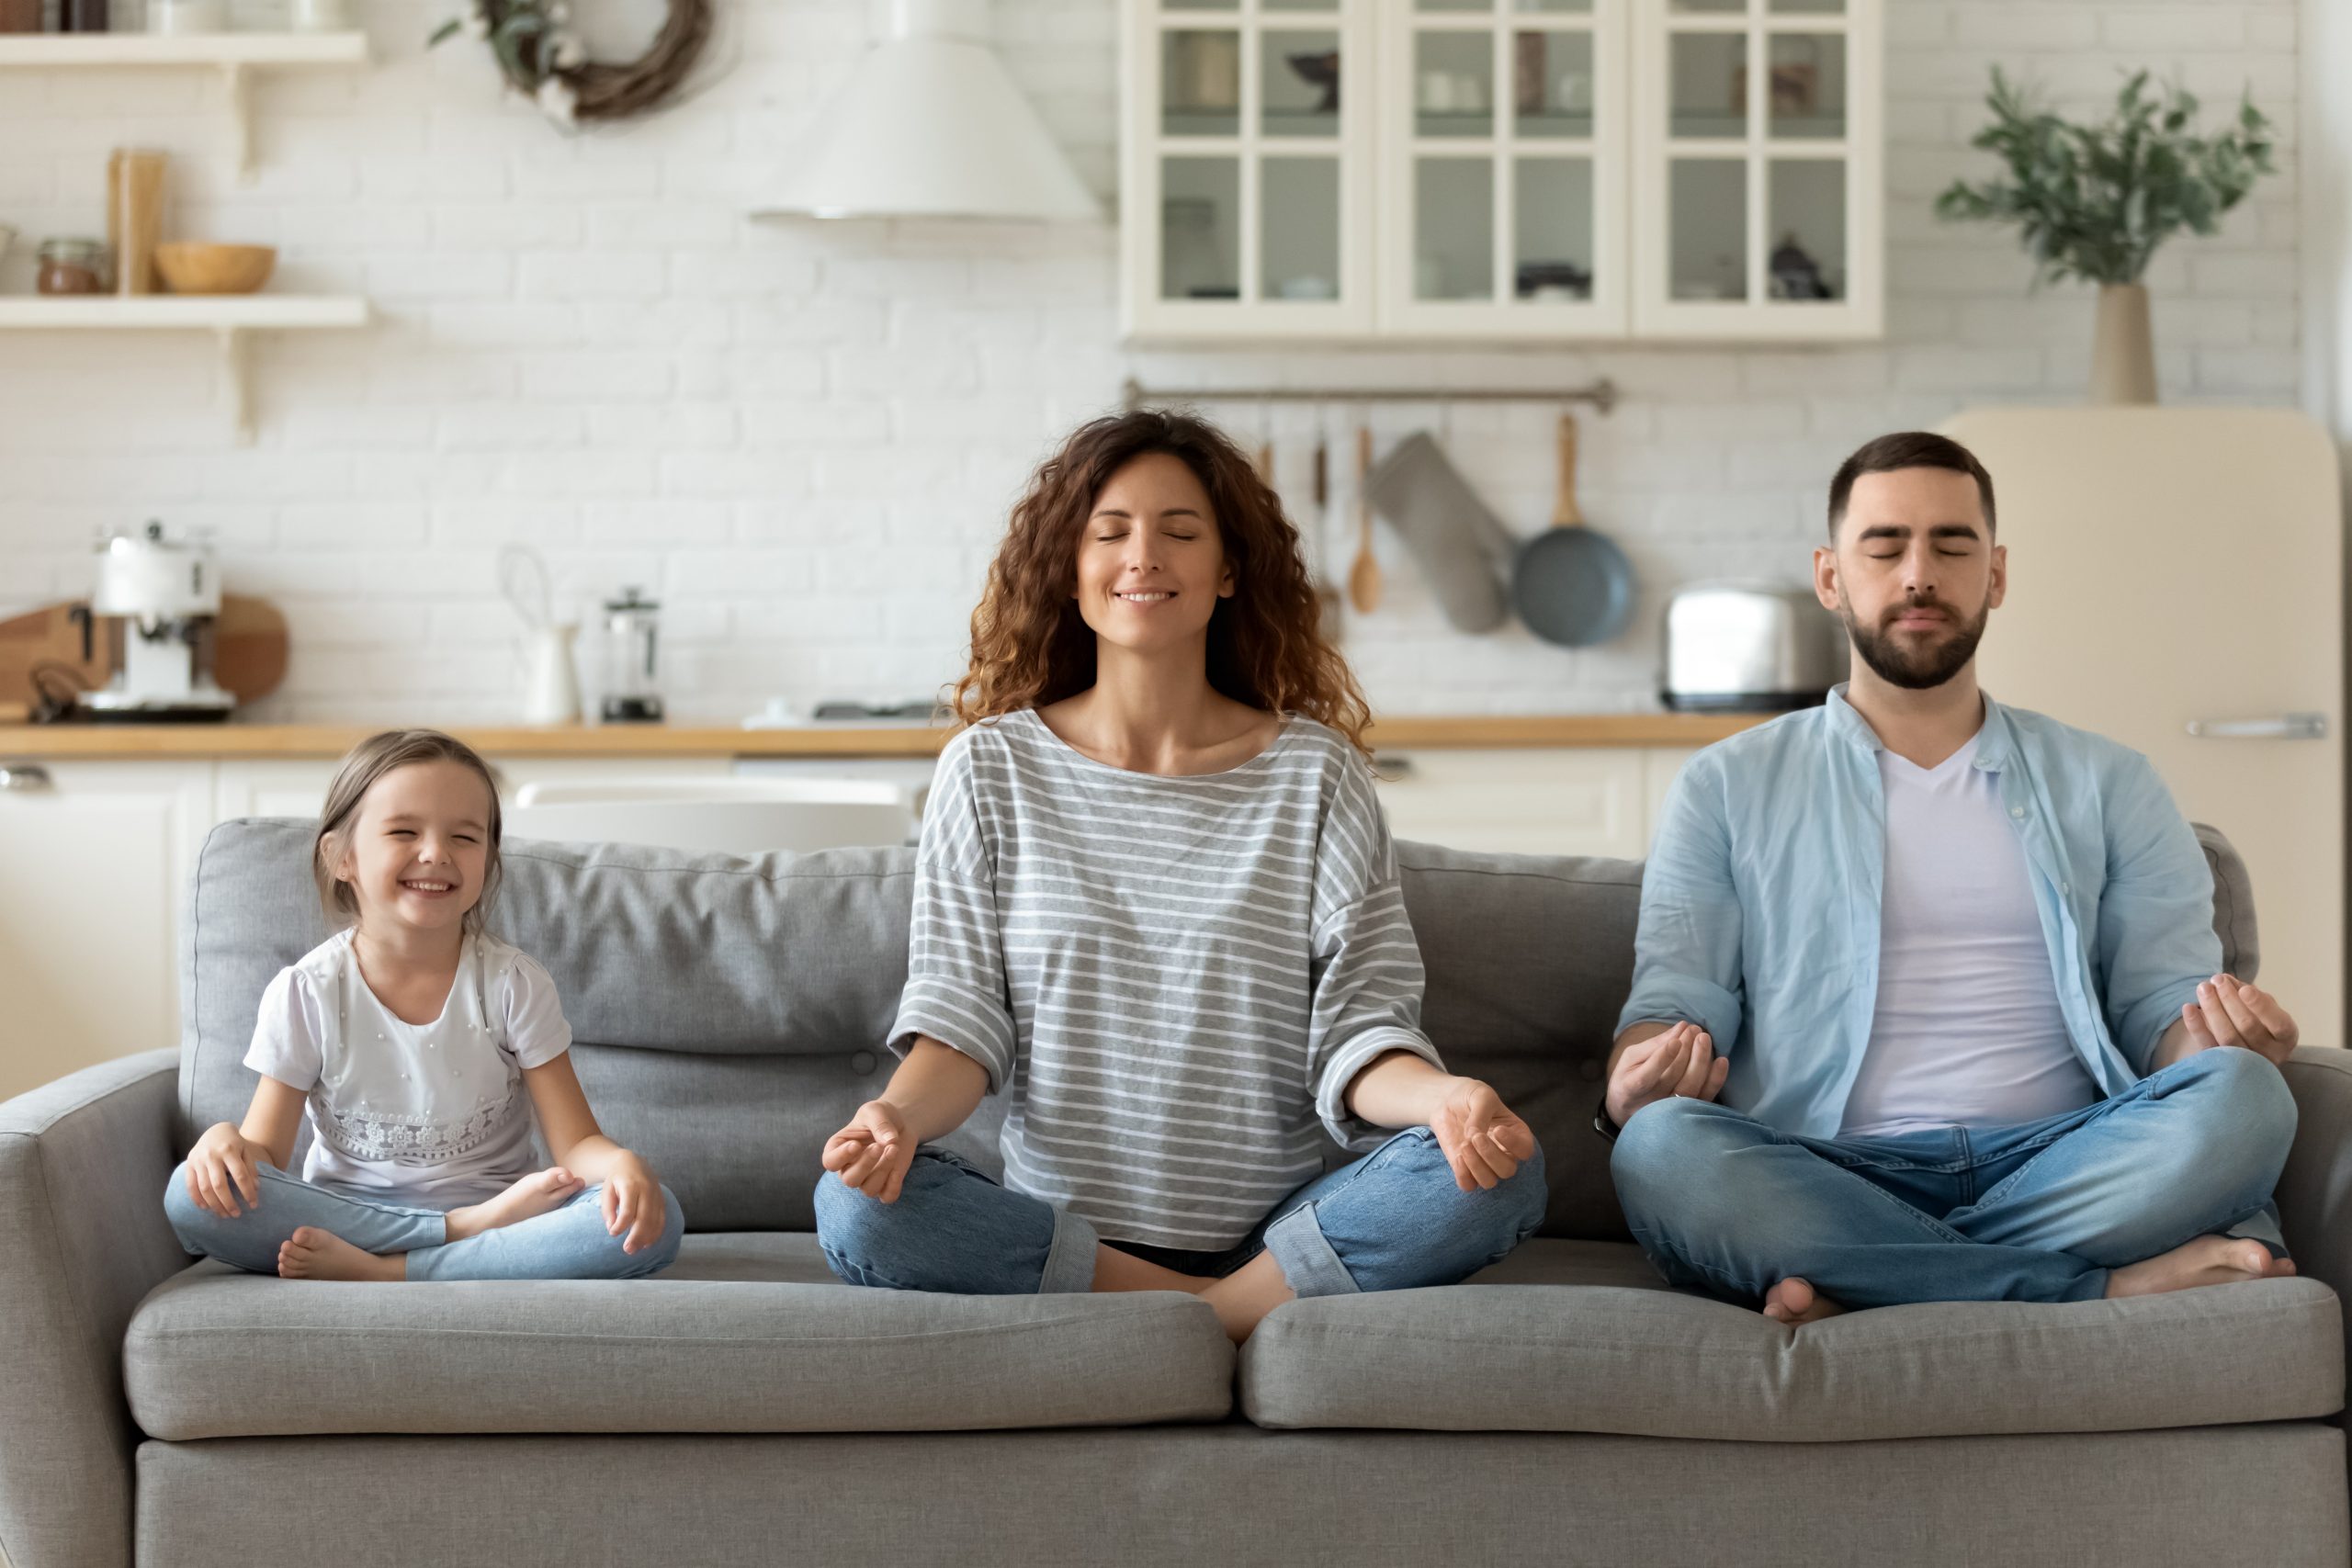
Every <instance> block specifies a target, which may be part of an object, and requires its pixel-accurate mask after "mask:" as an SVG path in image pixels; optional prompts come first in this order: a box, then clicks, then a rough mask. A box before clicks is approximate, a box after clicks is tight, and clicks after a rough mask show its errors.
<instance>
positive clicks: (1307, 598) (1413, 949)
mask: <svg viewBox="0 0 2352 1568" xmlns="http://www.w3.org/2000/svg"><path fill="white" fill-rule="evenodd" d="M956 709H957V713H958V715H959V716H961V717H962V718H963V719H964V720H965V722H966V723H967V725H968V726H969V727H970V728H967V729H966V730H965V731H964V732H963V733H962V734H960V735H958V736H957V737H956V739H954V740H953V741H951V742H950V743H949V744H948V746H947V748H946V750H945V752H944V754H943V756H942V757H941V760H940V766H939V773H938V775H937V778H936V780H935V781H934V783H933V787H932V793H931V800H930V805H929V807H928V808H927V809H926V811H925V813H924V818H923V829H922V851H921V852H920V854H919V856H918V863H917V867H916V876H915V893H914V917H913V936H912V941H911V945H910V952H909V957H908V976H907V987H906V992H905V995H904V998H902V1000H901V1002H900V1004H899V1017H898V1021H897V1022H896V1023H895V1024H894V1025H893V1026H892V1029H891V1036H890V1042H889V1043H890V1047H891V1049H892V1050H893V1051H895V1052H898V1053H899V1055H901V1056H902V1057H903V1058H904V1059H903V1060H902V1061H901V1062H900V1064H899V1067H898V1070H897V1071H896V1072H895V1073H894V1074H893V1075H892V1077H891V1079H890V1082H889V1085H888V1088H886V1089H884V1091H883V1093H882V1096H881V1098H879V1099H877V1100H869V1101H868V1102H867V1103H865V1105H863V1106H861V1107H859V1109H858V1111H857V1113H856V1115H855V1116H854V1117H853V1118H852V1119H851V1120H850V1122H849V1124H848V1125H846V1126H844V1127H842V1129H841V1130H840V1131H839V1132H837V1133H835V1134H833V1135H832V1137H831V1139H829V1140H828V1141H827V1143H826V1145H825V1149H824V1153H823V1156H822V1163H823V1165H824V1168H825V1174H824V1175H823V1176H822V1177H820V1179H819V1180H818V1184H817V1193H816V1200H817V1202H816V1207H817V1234H818V1238H819V1241H820V1245H821V1246H822V1247H823V1249H824V1252H825V1256H826V1259H827V1261H828V1262H829V1263H830V1264H831V1267H832V1269H833V1271H834V1272H835V1273H836V1274H837V1275H839V1276H840V1277H841V1278H842V1279H844V1280H850V1281H851V1282H853V1283H857V1284H868V1285H888V1286H898V1287H900V1288H912V1289H917V1290H932V1291H956V1292H976V1293H1002V1292H1036V1291H1088V1290H1093V1291H1134V1290H1152V1291H1166V1290H1176V1291H1186V1292H1192V1293H1193V1294H1196V1295H1198V1296H1200V1297H1201V1298H1202V1299H1203V1300H1204V1301H1206V1302H1207V1303H1209V1304H1210V1305H1211V1306H1212V1307H1214V1308H1215V1309H1216V1314H1217V1316H1218V1319H1219V1321H1220V1322H1221V1323H1222V1324H1223V1325H1224V1326H1225V1329H1226V1332H1227V1335H1228V1336H1230V1337H1232V1338H1233V1339H1235V1340H1237V1341H1238V1340H1240V1339H1243V1338H1246V1337H1248V1336H1249V1334H1250V1331H1251V1329H1252V1328H1253V1327H1254V1326H1255V1325H1256V1324H1257V1323H1258V1321H1259V1320H1260V1319H1261V1318H1262V1317H1263V1316H1264V1315H1265V1314H1267V1313H1268V1312H1270V1311H1272V1309H1273V1308H1274V1307H1275V1306H1277V1305H1279V1304H1281V1303H1283V1302H1286V1301H1288V1300H1290V1299H1291V1298H1292V1297H1293V1296H1295V1295H1300V1296H1312V1295H1330V1294H1336V1293H1344V1292H1357V1291H1385V1290H1401V1289H1408V1288H1412V1287H1418V1286H1427V1285H1441V1284H1450V1283H1452V1282H1453V1281H1455V1280H1461V1279H1464V1277H1466V1276H1468V1275H1469V1274H1471V1273H1474V1272H1476V1270H1477V1269H1482V1268H1484V1267H1485V1266H1486V1265H1487V1264H1488V1263H1490V1262H1492V1261H1494V1260H1495V1259H1497V1258H1500V1257H1502V1256H1503V1254H1505V1253H1507V1252H1509V1251H1510V1249H1511V1248H1512V1247H1514V1246H1516V1245H1517V1244H1518V1243H1519V1242H1520V1241H1521V1240H1523V1239H1524V1238H1525V1237H1526V1236H1527V1235H1529V1234H1530V1233H1531V1232H1532V1231H1533V1230H1534V1229H1535V1227H1536V1226H1537V1224H1540V1223H1541V1222H1542V1220H1543V1217H1544V1196H1545V1193H1544V1168H1543V1156H1542V1153H1541V1151H1540V1150H1539V1149H1538V1148H1537V1147H1536V1142H1535V1136H1534V1134H1532V1132H1531V1131H1529V1129H1528V1126H1527V1124H1526V1123H1525V1122H1522V1121H1521V1119H1520V1118H1519V1117H1518V1116H1517V1115H1515V1114H1513V1113H1512V1111H1510V1108H1509V1107H1508V1106H1506V1105H1505V1104H1504V1103H1503V1101H1502V1100H1501V1098H1500V1097H1499V1096H1498V1095H1497V1094H1496V1093H1495V1091H1494V1089H1492V1088H1490V1087H1489V1086H1487V1084H1485V1083H1482V1082H1480V1081H1478V1080H1477V1079H1476V1078H1465V1077H1454V1076H1453V1075H1451V1074H1449V1073H1447V1072H1446V1071H1445V1069H1444V1068H1443V1066H1442V1065H1441V1064H1440V1062H1439V1059H1438V1054H1437V1051H1436V1049H1435V1047H1433V1046H1432V1045H1431V1044H1430V1042H1429V1040H1428V1038H1427V1037H1426V1036H1424V1035H1423V1034H1422V1032H1421V1031H1420V1027H1419V1014H1420V999H1421V964H1420V954H1419V949H1418V947H1417V945H1416V944H1415V942H1414V940H1413V930H1412V926H1411V925H1410V923H1409V922H1408V920H1407V919H1406V915H1405V904H1404V897H1403V892H1402V889H1401V887H1400V886H1399V883H1398V880H1397V863H1396V857H1395V855H1394V853H1393V852H1391V849H1390V846H1389V840H1388V830H1387V827H1386V824H1385V822H1384V821H1383V820H1382V818H1381V814H1380V805H1379V802H1378V801H1377V800H1376V799H1375V798H1374V794H1373V778H1372V771H1371V769H1370V767H1369V766H1368V765H1367V763H1366V759H1365V756H1364V754H1363V728H1364V725H1365V722H1366V717H1367V716H1366V713H1365V709H1364V703H1363V696H1362V695H1361V694H1359V693H1358V692H1357V690H1356V686H1355V682H1354V679H1353V677H1352V676H1351V674H1350V673H1349V671H1348V668H1347V665H1346V662H1345V661H1344V660H1341V659H1340V655H1339V653H1338V651H1337V650H1336V649H1333V648H1332V647H1331V646H1330V645H1329V643H1328V642H1327V641H1325V640H1324V638H1323V637H1322V635H1321V633H1320V632H1319V631H1318V629H1317V600H1316V595H1315V592H1314V590H1313V588H1312V586H1311V585H1310V584H1309V583H1308V581H1307V579H1306V570H1305V568H1304V566H1303V565H1302V564H1301V560H1300V555H1299V542H1298V536H1297V535H1296V533H1295V531H1294V530H1293V529H1292V527H1291V525H1290V524H1289V523H1288V522H1287V521H1286V520H1285V519H1284V518H1283V514H1282V508H1281V505H1280V503H1279V502H1277V501H1276V500H1275V498H1274V496H1273V494H1272V491H1269V490H1268V489H1267V488H1266V486H1265V485H1264V484H1263V483H1261V482H1260V480H1259V479H1257V477H1256V476H1255V474H1254V473H1253V472H1252V470H1251V468H1250V462H1249V460H1248V459H1247V458H1246V457H1243V456H1242V454H1241V453H1240V452H1239V451H1238V450H1237V449H1236V448H1235V446H1233V444H1232V442H1230V441H1229V440H1227V438H1226V437H1225V436H1223V435H1222V434H1219V433H1218V432H1217V431H1216V430H1215V429H1213V428H1212V427H1210V426H1208V425H1205V424H1204V423H1200V422H1199V421H1197V420H1193V419H1188V418H1184V417H1182V416H1179V415H1173V414H1166V413H1155V412H1140V413H1133V414H1128V415H1126V416H1125V417H1123V418H1115V419H1103V420H1098V421H1096V422H1095V423H1091V424H1089V425H1087V426H1085V427H1084V428H1082V429H1080V431H1078V432H1077V434H1074V435H1072V436H1071V437H1070V438H1069V441H1068V442H1067V443H1066V444H1065V445H1064V446H1063V447H1062V449H1061V451H1060V452H1059V453H1057V455H1056V456H1055V457H1052V458H1051V459H1050V460H1048V461H1047V463H1046V466H1045V467H1044V468H1042V469H1040V470H1039V471H1038V474H1037V477H1036V479H1035V481H1034V482H1033V483H1032V485H1031V488H1030V491H1029V493H1028V494H1027V495H1026V496H1025V497H1023V500H1022V502H1021V503H1020V504H1019V505H1018V506H1017V507H1016V508H1015V509H1014V512H1013V515H1012V527H1011V528H1010V529H1009V530H1008V532H1007V534H1006V536H1005V541H1004V544H1003V546H1002V547H1001V549H1000V550H999V551H998V554H997V558H996V563H995V565H994V566H993V567H992V568H991V569H990V571H989V586H988V593H987V597H986V598H985V599H983V600H982V602H981V604H980V607H979V609H978V612H977V613H975V615H973V617H972V667H971V671H970V673H969V674H967V676H966V677H965V679H964V681H963V682H962V683H961V685H959V686H958V688H957V690H956ZM995 1092H1001V1093H1003V1094H1005V1095H1007V1096H1008V1097H1009V1098H1010V1100H1011V1105H1010V1107H1009V1109H1008V1111H1007V1112H1006V1115H1005V1122H1004V1131H1003V1135H1002V1140H1001V1142H1002V1147H1003V1152H1004V1168H1005V1181H1004V1184H1002V1185H1000V1184H998V1183H996V1182H994V1181H991V1180H989V1179H988V1178H987V1177H986V1176H984V1175H982V1174H981V1173H979V1172H978V1171H977V1170H975V1169H974V1168H971V1167H970V1166H969V1165H967V1164H966V1163H965V1162H964V1161H963V1160H962V1159H961V1158H960V1157H958V1156H956V1155H955V1154H954V1153H953V1152H952V1151H949V1150H945V1149H937V1148H933V1147H932V1146H930V1143H931V1140H933V1139H936V1138H939V1137H943V1136H944V1135H945V1134H947V1133H948V1132H949V1131H951V1130H952V1129H954V1128H955V1127H956V1126H957V1125H959V1124H960V1123H962V1122H963V1121H964V1120H965V1118H967V1116H969V1115H970V1114H971V1113H972V1111H973V1110H974V1109H975V1108H976V1107H978V1104H979V1101H980V1098H981V1096H982V1095H983V1094H985V1093H995ZM1396 1129H1402V1131H1394V1130H1396ZM1326 1134H1329V1137H1330V1138H1332V1139H1336V1140H1338V1141H1339V1142H1340V1143H1341V1144H1342V1145H1345V1146H1346V1147H1348V1148H1350V1149H1352V1150H1355V1151H1358V1152H1360V1153H1362V1154H1363V1158H1361V1159H1358V1160H1356V1161H1355V1162H1354V1163H1353V1164H1351V1165H1349V1166H1347V1167H1345V1168H1341V1169H1340V1170H1336V1171H1332V1172H1330V1173H1329V1175H1324V1174H1321V1172H1322V1164H1323V1161H1322V1154H1323V1149H1324V1147H1325V1144H1326Z"/></svg>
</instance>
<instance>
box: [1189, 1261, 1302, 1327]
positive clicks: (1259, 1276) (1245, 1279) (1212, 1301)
mask: <svg viewBox="0 0 2352 1568" xmlns="http://www.w3.org/2000/svg"><path fill="white" fill-rule="evenodd" d="M1193 1294H1194V1295H1196V1296H1198V1297H1200V1299H1201V1300H1203V1301H1204V1302H1206V1303H1209V1305H1210V1306H1211V1307H1213V1308H1214V1309H1216V1320H1217V1322H1218V1324H1219V1325H1222V1326H1223V1327H1224V1329H1225V1337H1227V1339H1230V1340H1232V1341H1233V1342H1234V1343H1235V1344H1236V1345H1238V1344H1240V1343H1241V1342H1242V1341H1243V1340H1245V1339H1247V1338H1249V1337H1250V1335H1251V1334H1253V1333H1255V1332H1257V1328H1258V1325H1259V1324H1260V1323H1261V1322H1262V1321H1263V1320H1264V1319H1265V1316H1266V1314H1268V1313H1270V1312H1272V1311H1273V1310H1274V1309H1275V1308H1276V1307H1278V1306H1280V1305H1282V1304H1283V1303H1284V1302H1295V1301H1296V1300H1297V1299H1298V1292H1295V1291H1293V1290H1292V1289H1291V1288H1290V1280H1289V1279H1288V1277H1287V1276H1285V1275H1284V1274H1283V1266H1282V1265H1281V1264H1279V1263H1277V1262H1275V1261H1274V1255H1273V1254H1272V1253H1271V1252H1261V1253H1260V1254H1258V1256H1257V1257H1255V1258H1251V1259H1250V1261H1249V1262H1247V1263H1244V1264H1243V1265H1242V1266H1241V1267H1240V1268H1238V1269H1235V1270H1234V1271H1233V1272H1232V1273H1230V1274H1227V1276H1226V1277H1225V1278H1224V1279H1222V1280H1208V1281H1207V1282H1205V1283H1204V1285H1203V1286H1202V1287H1201V1288H1200V1289H1199V1290H1197V1291H1194V1292H1193Z"/></svg>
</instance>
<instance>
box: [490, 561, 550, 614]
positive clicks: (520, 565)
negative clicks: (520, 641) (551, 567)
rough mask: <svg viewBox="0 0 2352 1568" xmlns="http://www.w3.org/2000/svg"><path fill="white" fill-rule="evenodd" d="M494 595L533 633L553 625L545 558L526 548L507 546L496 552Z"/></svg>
mask: <svg viewBox="0 0 2352 1568" xmlns="http://www.w3.org/2000/svg"><path fill="white" fill-rule="evenodd" d="M498 591H499V592H501V593H503V595H505V598H506V602H507V603H508V604H511V605H513V606H514V607H515V614H516V615H520V616H522V617H523V624H524V625H525V626H528V627H529V628H531V629H532V630H533V631H537V630H538V629H539V628H540V627H541V626H553V625H554V624H555V612H554V610H553V609H552V608H551V607H550V606H551V605H552V604H553V603H554V597H553V595H552V594H551V593H550V592H549V591H548V563H547V558H545V557H544V556H542V555H540V554H539V552H538V551H537V550H535V549H533V548H531V547H530V546H528V545H509V546H507V547H505V548H504V549H503V550H500V551H499V552H498Z"/></svg>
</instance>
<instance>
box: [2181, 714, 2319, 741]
mask: <svg viewBox="0 0 2352 1568" xmlns="http://www.w3.org/2000/svg"><path fill="white" fill-rule="evenodd" d="M2188 733H2189V734H2191V735H2202V736H2208V737H2211V739H2216V740H2324V739H2327V716H2326V715H2325V714H2322V713H2290V714H2281V715H2279V716H2278V717H2277V718H2192V719H2190V720H2189V721H2188Z"/></svg>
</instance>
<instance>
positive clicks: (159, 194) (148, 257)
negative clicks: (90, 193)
mask: <svg viewBox="0 0 2352 1568" xmlns="http://www.w3.org/2000/svg"><path fill="white" fill-rule="evenodd" d="M168 162H169V160H168V159H166V158H165V157H164V154H163V153H161V152H147V151H144V150H142V149H140V148H136V147H118V148H116V149H115V150H114V152H112V153H111V154H109V155H108V156H107V254H110V255H112V256H113V257H114V280H115V285H114V286H115V289H116V291H117V292H118V293H122V294H153V293H154V292H155V246H156V244H157V243H158V242H160V241H161V240H162V239H163V237H164V168H165V165H166V164H168Z"/></svg>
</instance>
